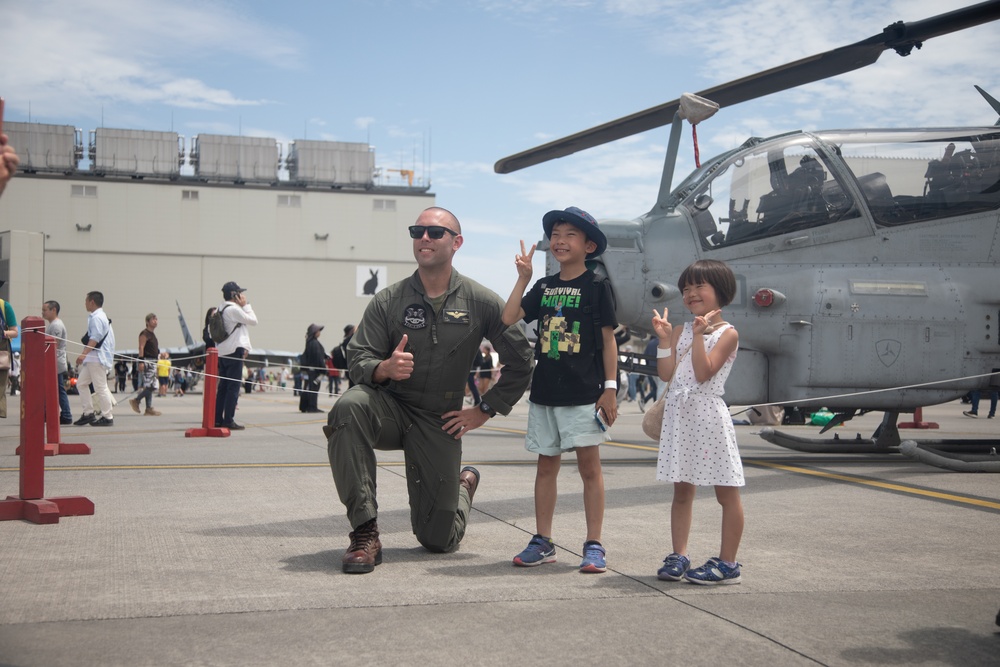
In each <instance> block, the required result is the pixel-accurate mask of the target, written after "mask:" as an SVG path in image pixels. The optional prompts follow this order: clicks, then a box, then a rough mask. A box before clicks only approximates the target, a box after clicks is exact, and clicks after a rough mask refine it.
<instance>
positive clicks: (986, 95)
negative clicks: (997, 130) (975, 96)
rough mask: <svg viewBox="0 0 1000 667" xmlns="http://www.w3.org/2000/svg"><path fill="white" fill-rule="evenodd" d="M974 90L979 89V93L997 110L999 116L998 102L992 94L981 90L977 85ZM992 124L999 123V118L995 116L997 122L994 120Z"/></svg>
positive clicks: (999, 106) (999, 103) (999, 107)
mask: <svg viewBox="0 0 1000 667" xmlns="http://www.w3.org/2000/svg"><path fill="white" fill-rule="evenodd" d="M973 85H974V86H975V84H973ZM976 90H978V91H979V94H980V95H982V96H983V97H984V98H985V99H986V101H987V102H989V104H990V106H991V107H993V110H994V111H996V112H997V115H998V116H1000V102H998V101H997V100H996V98H995V97H993V96H992V95H990V94H989V93H987V92H986V91H985V90H983V89H982V88H980V87H979V86H976ZM993 124H994V125H1000V118H997V122H995V123H993Z"/></svg>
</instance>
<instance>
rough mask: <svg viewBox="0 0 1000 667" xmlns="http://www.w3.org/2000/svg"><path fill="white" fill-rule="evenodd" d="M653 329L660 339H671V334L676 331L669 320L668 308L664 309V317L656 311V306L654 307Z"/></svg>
mask: <svg viewBox="0 0 1000 667" xmlns="http://www.w3.org/2000/svg"><path fill="white" fill-rule="evenodd" d="M653 331H654V332H655V333H656V337H657V338H659V339H660V340H666V341H667V342H669V341H670V336H671V334H672V333H673V331H674V328H673V327H672V326H671V325H670V322H669V321H667V309H666V308H664V309H663V317H660V314H659V313H658V312H656V308H654V309H653Z"/></svg>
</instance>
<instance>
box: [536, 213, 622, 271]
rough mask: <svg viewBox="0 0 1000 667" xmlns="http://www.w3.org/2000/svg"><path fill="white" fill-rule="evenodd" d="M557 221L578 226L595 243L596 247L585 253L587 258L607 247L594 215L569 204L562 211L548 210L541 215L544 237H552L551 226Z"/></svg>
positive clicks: (606, 240) (599, 253) (605, 238)
mask: <svg viewBox="0 0 1000 667" xmlns="http://www.w3.org/2000/svg"><path fill="white" fill-rule="evenodd" d="M557 222H568V223H570V224H571V225H573V226H574V227H579V228H580V229H582V230H583V231H584V233H585V234H586V235H587V238H588V239H590V240H591V241H593V242H594V243H596V244H597V249H596V250H595V251H594V252H592V253H590V254H588V255H587V259H594V258H595V257H598V256H600V255H602V254H604V251H605V250H607V248H608V237H606V236H605V235H604V232H602V231H601V228H600V227H598V226H597V220H594V217H593V216H592V215H590V214H589V213H587V212H586V211H584V210H583V209H581V208H577V207H576V206H570V207H569V208H567V209H566V210H564V211H549V212H548V213H546V214H545V215H544V216H543V217H542V229H543V230H544V231H545V238H552V228H553V227H555V224H556V223H557Z"/></svg>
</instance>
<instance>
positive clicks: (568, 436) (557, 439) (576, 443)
mask: <svg viewBox="0 0 1000 667" xmlns="http://www.w3.org/2000/svg"><path fill="white" fill-rule="evenodd" d="M606 439H607V433H605V432H604V431H602V430H601V427H600V426H598V425H597V420H596V419H594V404H589V405H565V406H564V405H558V406H552V405H537V404H535V403H532V402H531V401H528V435H527V437H526V438H525V441H524V446H525V448H526V449H527V450H528V451H529V452H534V453H535V454H541V455H543V456H559V455H560V454H562V453H563V452H572V451H573V450H575V449H576V448H577V447H594V446H597V445H600V444H601V443H602V442H604V441H605V440H606Z"/></svg>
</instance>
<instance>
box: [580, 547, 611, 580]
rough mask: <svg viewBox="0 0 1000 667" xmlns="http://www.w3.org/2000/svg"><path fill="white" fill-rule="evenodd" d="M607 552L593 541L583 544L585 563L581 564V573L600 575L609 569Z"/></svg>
mask: <svg viewBox="0 0 1000 667" xmlns="http://www.w3.org/2000/svg"><path fill="white" fill-rule="evenodd" d="M606 555H607V552H606V551H604V547H602V546H601V543H600V542H595V541H593V540H591V541H589V542H584V543H583V562H581V563H580V572H587V573H588V574H600V573H601V572H606V571H607V569H608V562H607V561H606V560H605V556H606Z"/></svg>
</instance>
